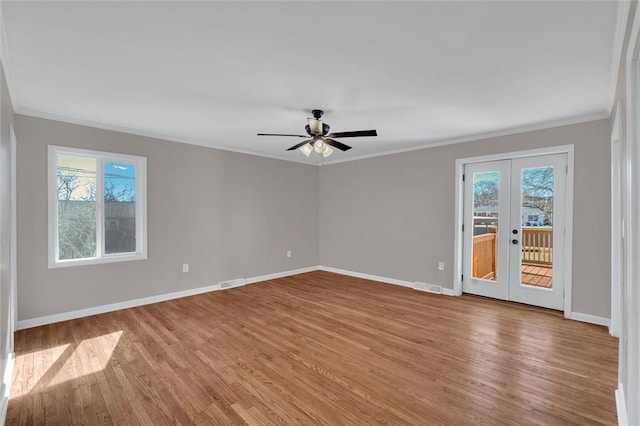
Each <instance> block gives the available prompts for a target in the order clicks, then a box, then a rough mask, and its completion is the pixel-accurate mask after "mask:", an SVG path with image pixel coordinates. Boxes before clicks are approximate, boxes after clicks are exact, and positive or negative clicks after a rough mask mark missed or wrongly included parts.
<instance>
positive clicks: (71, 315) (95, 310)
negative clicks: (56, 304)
mask: <svg viewBox="0 0 640 426" xmlns="http://www.w3.org/2000/svg"><path fill="white" fill-rule="evenodd" d="M316 270H318V267H317V266H311V267H308V268H300V269H293V270H290V271H284V272H277V273H274V274H267V275H260V276H257V277H252V278H247V279H246V280H245V285H246V284H254V283H257V282H261V281H268V280H273V279H276V278H283V277H288V276H290V275H297V274H302V273H305V272H311V271H316ZM232 288H233V287H232ZM218 290H220V285H219V284H214V285H210V286H206V287H198V288H192V289H189V290H183V291H176V292H172V293H165V294H159V295H156V296H150V297H143V298H140V299H133V300H127V301H125V302H118V303H111V304H108V305H100V306H94V307H91V308H86V309H78V310H75V311H69V312H62V313H59V314H53V315H46V316H43V317H37V318H31V319H26V320H20V321H18V330H23V329H25V328H32V327H39V326H41V325H47V324H53V323H56V322H61V321H68V320H72V319H77V318H83V317H88V316H91V315H98V314H104V313H107V312H113V311H119V310H121V309H128V308H135V307H136V306H144V305H150V304H152V303H159V302H164V301H167V300H172V299H179V298H181V297H188V296H195V295H197V294H202V293H209V292H212V291H218ZM0 424H2V423H0Z"/></svg>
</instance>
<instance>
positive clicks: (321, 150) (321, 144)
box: [258, 109, 378, 157]
mask: <svg viewBox="0 0 640 426" xmlns="http://www.w3.org/2000/svg"><path fill="white" fill-rule="evenodd" d="M322 114H324V111H322V110H321V109H314V110H313V111H311V115H313V118H307V121H308V123H307V125H306V126H305V127H304V129H305V130H306V132H307V134H306V135H290V134H284V133H258V136H293V137H296V138H308V137H311V139H307V140H305V141H302V142H300V143H299V144H295V145H293V146H292V147H290V148H288V149H287V151H294V150H296V149H300V151H301V152H302V153H303V154H304V155H306V156H307V157H308V156H309V155H311V152H312V151H315V152H317V153H318V154H322V156H323V157H328V156H330V155H331V154H332V153H333V149H332V148H331V147H334V148H337V149H339V150H341V151H348V150H350V149H351V147H350V146H349V145H345V144H343V143H342V142H338V141H337V140H335V139H334V138H356V137H361V136H378V132H376V131H375V130H357V131H354V132H337V133H329V125H328V124H327V123H323V122H322V120H320V118H321V117H322Z"/></svg>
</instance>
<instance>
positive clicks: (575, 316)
mask: <svg viewBox="0 0 640 426" xmlns="http://www.w3.org/2000/svg"><path fill="white" fill-rule="evenodd" d="M569 318H570V319H572V320H576V321H582V322H588V323H591V324H597V325H603V326H605V327H609V324H610V323H611V320H610V319H609V318H604V317H598V316H595V315H590V314H581V313H580V312H571V315H570V316H569Z"/></svg>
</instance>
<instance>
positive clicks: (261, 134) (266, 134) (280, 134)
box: [258, 133, 309, 138]
mask: <svg viewBox="0 0 640 426" xmlns="http://www.w3.org/2000/svg"><path fill="white" fill-rule="evenodd" d="M258 136H294V137H296V138H308V137H309V136H308V135H289V134H285V133H258Z"/></svg>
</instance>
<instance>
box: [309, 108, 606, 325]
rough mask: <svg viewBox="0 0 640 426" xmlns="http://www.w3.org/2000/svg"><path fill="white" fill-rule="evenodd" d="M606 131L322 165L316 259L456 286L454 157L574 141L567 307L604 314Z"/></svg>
mask: <svg viewBox="0 0 640 426" xmlns="http://www.w3.org/2000/svg"><path fill="white" fill-rule="evenodd" d="M609 129H610V124H609V120H599V121H593V122H589V123H583V124H576V125H571V126H564V127H557V128H553V129H547V130H538V131H533V132H527V133H521V134H517V135H510V136H503V137H496V138H491V139H486V140H479V141H474V142H469V143H464V144H456V145H447V146H442V147H435V148H429V149H424V150H420V151H413V152H407V153H402V154H395V155H389V156H384V157H376V158H370V159H364V160H358V161H353V162H349V163H342V164H335V165H329V166H324V167H322V168H321V169H320V184H319V185H320V224H319V228H320V234H319V238H320V264H321V265H324V266H330V267H335V268H341V269H346V270H350V271H355V272H362V273H367V274H373V275H378V276H383V277H389V278H395V279H400V280H406V281H424V282H428V283H432V284H440V285H443V286H445V287H448V288H453V272H452V266H453V257H454V203H455V160H456V159H458V158H465V157H473V156H479V155H486V154H494V153H504V152H513V151H522V150H527V149H534V148H541V147H546V146H558V145H567V144H575V174H574V177H575V186H574V206H573V208H574V218H573V227H574V228H573V235H574V239H573V307H572V310H573V311H575V312H580V313H585V314H591V315H596V316H600V317H606V318H609V316H610V299H611V294H610V291H611V290H610V248H609V241H610V216H611V214H610V199H611V195H610V194H611V190H610V185H611V183H610V182H611V178H610V147H609V139H610V134H609ZM438 260H443V261H444V262H445V271H438V270H437V261H438Z"/></svg>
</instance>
